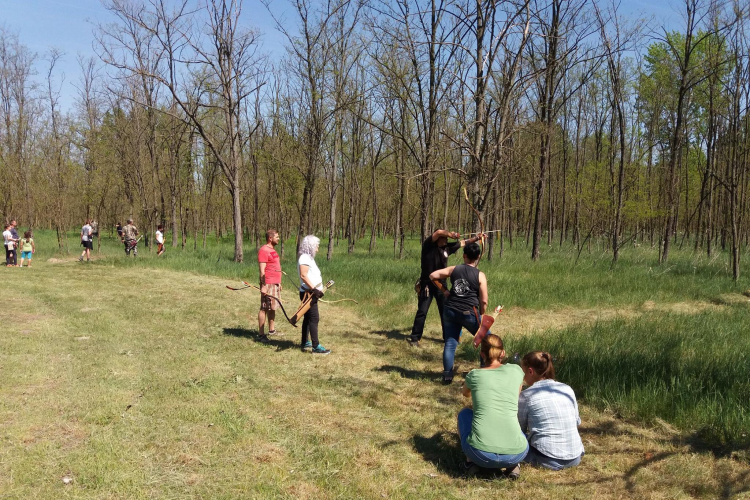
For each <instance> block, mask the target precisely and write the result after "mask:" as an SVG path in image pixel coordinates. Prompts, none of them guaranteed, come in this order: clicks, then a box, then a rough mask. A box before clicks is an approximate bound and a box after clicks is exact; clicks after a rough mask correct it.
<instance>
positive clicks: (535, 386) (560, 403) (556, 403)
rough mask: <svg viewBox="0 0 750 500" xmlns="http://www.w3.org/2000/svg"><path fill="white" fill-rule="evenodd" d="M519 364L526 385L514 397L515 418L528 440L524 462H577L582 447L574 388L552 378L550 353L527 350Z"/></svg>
mask: <svg viewBox="0 0 750 500" xmlns="http://www.w3.org/2000/svg"><path fill="white" fill-rule="evenodd" d="M521 368H523V372H524V379H523V380H524V383H525V384H526V385H528V387H527V388H526V389H525V390H524V391H522V392H521V395H520V396H519V398H518V422H519V423H520V424H521V430H523V432H524V433H525V434H526V437H527V438H528V440H529V453H528V454H527V455H526V458H525V459H524V462H527V463H530V464H531V465H536V466H539V467H544V468H546V469H552V470H561V469H567V468H568V467H574V466H576V465H578V464H579V463H581V458H582V457H583V453H584V449H583V442H582V441H581V436H580V435H579V434H578V426H579V425H581V417H580V416H579V414H578V402H577V401H576V395H575V392H573V389H572V388H571V387H570V386H568V385H566V384H563V383H562V382H557V381H556V380H555V367H554V366H553V365H552V356H550V354H549V353H547V352H541V351H535V352H530V353H528V354H527V355H526V356H524V357H523V359H522V360H521Z"/></svg>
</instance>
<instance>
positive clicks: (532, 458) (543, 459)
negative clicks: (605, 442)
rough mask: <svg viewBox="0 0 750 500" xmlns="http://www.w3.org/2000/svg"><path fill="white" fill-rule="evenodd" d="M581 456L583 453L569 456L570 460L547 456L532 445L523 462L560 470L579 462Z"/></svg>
mask: <svg viewBox="0 0 750 500" xmlns="http://www.w3.org/2000/svg"><path fill="white" fill-rule="evenodd" d="M581 457H583V455H581V456H580V457H576V458H571V459H570V460H560V459H559V458H552V457H549V456H547V455H545V454H544V453H542V452H540V451H539V450H537V449H536V448H534V447H533V446H532V447H529V453H528V455H526V458H525V459H524V462H526V463H529V464H531V465H536V466H537V467H544V468H545V469H551V470H562V469H567V468H568V467H575V466H576V465H578V464H580V463H581Z"/></svg>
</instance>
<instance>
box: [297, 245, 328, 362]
mask: <svg viewBox="0 0 750 500" xmlns="http://www.w3.org/2000/svg"><path fill="white" fill-rule="evenodd" d="M318 248H320V238H318V237H317V236H313V235H312V234H309V235H307V236H305V237H304V239H303V240H302V243H300V245H299V254H298V255H299V257H298V259H297V271H298V272H299V279H300V287H299V298H300V300H303V299H304V297H305V294H307V293H311V294H312V301H311V302H310V309H308V311H307V312H306V313H305V319H304V320H303V321H302V352H306V351H311V352H312V353H313V354H319V355H326V354H330V353H331V350H330V349H326V348H325V347H323V345H322V344H321V343H320V342H319V340H318V322H319V321H320V314H319V312H318V299H320V298H321V297H323V276H322V275H321V274H320V269H318V265H317V264H316V263H315V254H317V253H318Z"/></svg>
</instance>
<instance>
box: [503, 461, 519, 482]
mask: <svg viewBox="0 0 750 500" xmlns="http://www.w3.org/2000/svg"><path fill="white" fill-rule="evenodd" d="M503 474H505V477H507V478H508V479H510V480H511V481H515V480H516V479H518V478H519V477H521V464H516V466H515V467H513V468H512V469H511V468H510V467H508V468H507V469H505V470H503Z"/></svg>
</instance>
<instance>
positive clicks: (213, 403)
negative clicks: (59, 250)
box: [0, 260, 750, 499]
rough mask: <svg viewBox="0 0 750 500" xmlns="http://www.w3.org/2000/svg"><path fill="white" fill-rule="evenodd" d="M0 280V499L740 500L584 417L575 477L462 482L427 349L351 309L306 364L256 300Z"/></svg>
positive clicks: (51, 273) (102, 270)
mask: <svg viewBox="0 0 750 500" xmlns="http://www.w3.org/2000/svg"><path fill="white" fill-rule="evenodd" d="M3 273H4V277H5V280H4V281H6V283H12V286H11V287H7V286H6V290H8V292H6V293H5V294H4V295H5V298H4V300H3V302H4V305H5V307H4V308H2V311H0V320H1V321H2V324H3V325H4V327H5V328H4V329H3V330H4V334H3V335H2V336H0V373H1V374H2V378H0V430H1V433H0V436H1V438H2V444H0V497H2V498H32V497H36V498H128V499H130V498H315V499H326V498H419V499H425V498H427V499H429V498H439V499H444V498H467V499H469V498H471V499H476V498H479V497H480V496H481V497H487V496H500V495H502V496H507V497H511V498H539V499H545V498H550V499H552V498H555V499H566V498H593V497H596V498H664V499H672V498H694V497H701V498H750V467H748V466H747V465H746V464H745V463H743V462H741V461H738V460H734V459H732V458H731V457H724V458H716V457H714V456H712V455H711V454H708V453H698V452H697V450H695V449H693V448H692V447H691V444H690V442H689V441H687V440H685V439H684V438H683V437H682V436H681V435H680V434H679V433H677V432H676V431H674V430H673V429H671V428H670V427H669V426H668V425H666V424H664V425H658V426H656V427H655V428H650V429H646V428H642V427H637V426H633V425H629V424H627V423H623V422H622V421H620V420H617V419H616V418H614V417H613V416H611V415H607V414H605V413H601V412H597V411H594V410H593V409H591V408H588V407H586V406H583V407H582V418H583V420H584V425H583V426H582V429H581V432H582V437H583V440H584V444H585V446H586V450H587V454H586V457H585V459H584V461H583V464H582V465H581V466H580V467H579V468H577V469H575V470H571V471H565V472H563V473H552V472H547V471H540V470H534V469H531V468H528V467H526V468H524V469H523V473H522V477H521V480H520V481H518V482H516V483H509V482H506V481H502V480H481V479H472V480H466V479H463V478H461V477H460V476H458V475H457V472H456V471H457V468H456V466H457V464H458V463H459V461H460V460H461V453H460V449H459V447H458V443H457V439H456V435H455V423H454V422H455V415H456V413H457V412H458V410H459V409H460V408H461V407H462V406H463V404H464V401H463V399H462V398H461V396H460V395H459V393H458V385H459V384H458V382H456V383H454V385H453V386H452V387H449V388H446V387H443V386H441V385H440V384H439V383H438V381H437V380H438V375H437V374H438V372H439V369H440V359H441V349H442V344H440V343H439V342H437V341H429V340H428V341H427V342H424V344H425V347H424V348H423V349H420V350H416V351H415V350H410V349H409V348H408V346H407V345H406V343H405V342H404V341H403V338H404V337H405V336H404V333H403V331H401V330H400V329H398V328H394V329H382V328H381V327H378V326H377V325H378V324H379V323H378V322H377V318H370V319H368V318H365V317H362V316H360V315H358V314H357V311H356V309H352V308H349V307H340V306H337V305H321V313H322V324H321V341H322V342H323V343H324V344H325V345H326V346H327V347H330V348H331V349H332V350H333V354H332V355H331V356H327V357H323V358H317V357H313V356H311V355H309V354H302V353H301V352H299V350H298V348H297V347H298V344H299V339H298V338H297V330H294V329H292V328H291V327H290V326H289V325H286V324H281V323H280V325H281V326H282V328H283V331H284V332H285V333H286V336H284V337H281V338H280V339H279V340H275V341H274V342H273V343H272V344H271V345H270V346H264V345H261V344H257V343H256V342H255V341H254V336H255V328H254V327H250V326H249V325H251V324H254V323H255V320H254V318H255V315H256V314H257V307H256V304H257V301H258V299H257V296H256V295H253V294H251V293H246V292H229V291H227V290H226V289H225V288H224V285H225V284H227V280H225V279H220V278H214V277H207V276H200V275H194V274H188V273H181V272H175V271H169V270H159V269H150V270H147V271H144V270H142V269H139V268H137V267H124V268H123V267H113V266H110V265H108V263H107V261H106V260H102V261H100V262H97V263H94V264H90V265H79V264H77V263H75V262H70V261H59V262H49V263H44V262H37V263H35V268H33V269H32V270H26V269H23V270H20V269H4V270H3ZM11 289H12V290H13V292H12V293H11V292H10V290H11ZM10 295H12V297H10ZM284 296H285V297H286V298H287V299H288V300H289V301H290V302H293V296H292V293H290V292H287V291H285V292H284ZM643 307H645V308H649V307H651V306H649V305H645V306H642V308H643ZM705 307H714V306H709V305H706V306H705ZM716 307H718V306H716ZM520 312H521V311H519V310H517V312H516V313H514V315H509V317H508V319H507V321H508V322H513V321H519V322H521V321H523V320H522V317H523V316H524V315H522V314H520ZM541 314H544V313H541ZM547 314H550V315H552V316H554V313H547ZM563 316H570V315H568V314H564V313H560V312H558V313H557V316H554V317H556V318H558V317H559V318H561V317H563ZM249 317H251V318H253V321H252V322H251V321H250V320H249V319H248V318H249ZM583 319H586V318H583ZM576 320H577V319H576ZM539 321H540V322H541V321H542V320H539ZM547 321H548V322H549V323H550V324H551V323H553V321H551V320H550V319H549V318H547ZM559 321H562V319H560V320H559ZM518 324H519V325H520V324H521V323H518ZM539 324H541V323H539ZM535 326H536V323H535V324H534V325H531V326H530V328H533V327H535ZM551 326H552V325H551ZM432 333H433V338H436V337H437V335H436V332H434V330H433V332H432ZM462 368H463V369H465V370H468V369H469V368H471V366H463V367H462ZM64 477H68V478H71V479H72V481H71V482H70V484H64V482H63V478H64Z"/></svg>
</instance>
